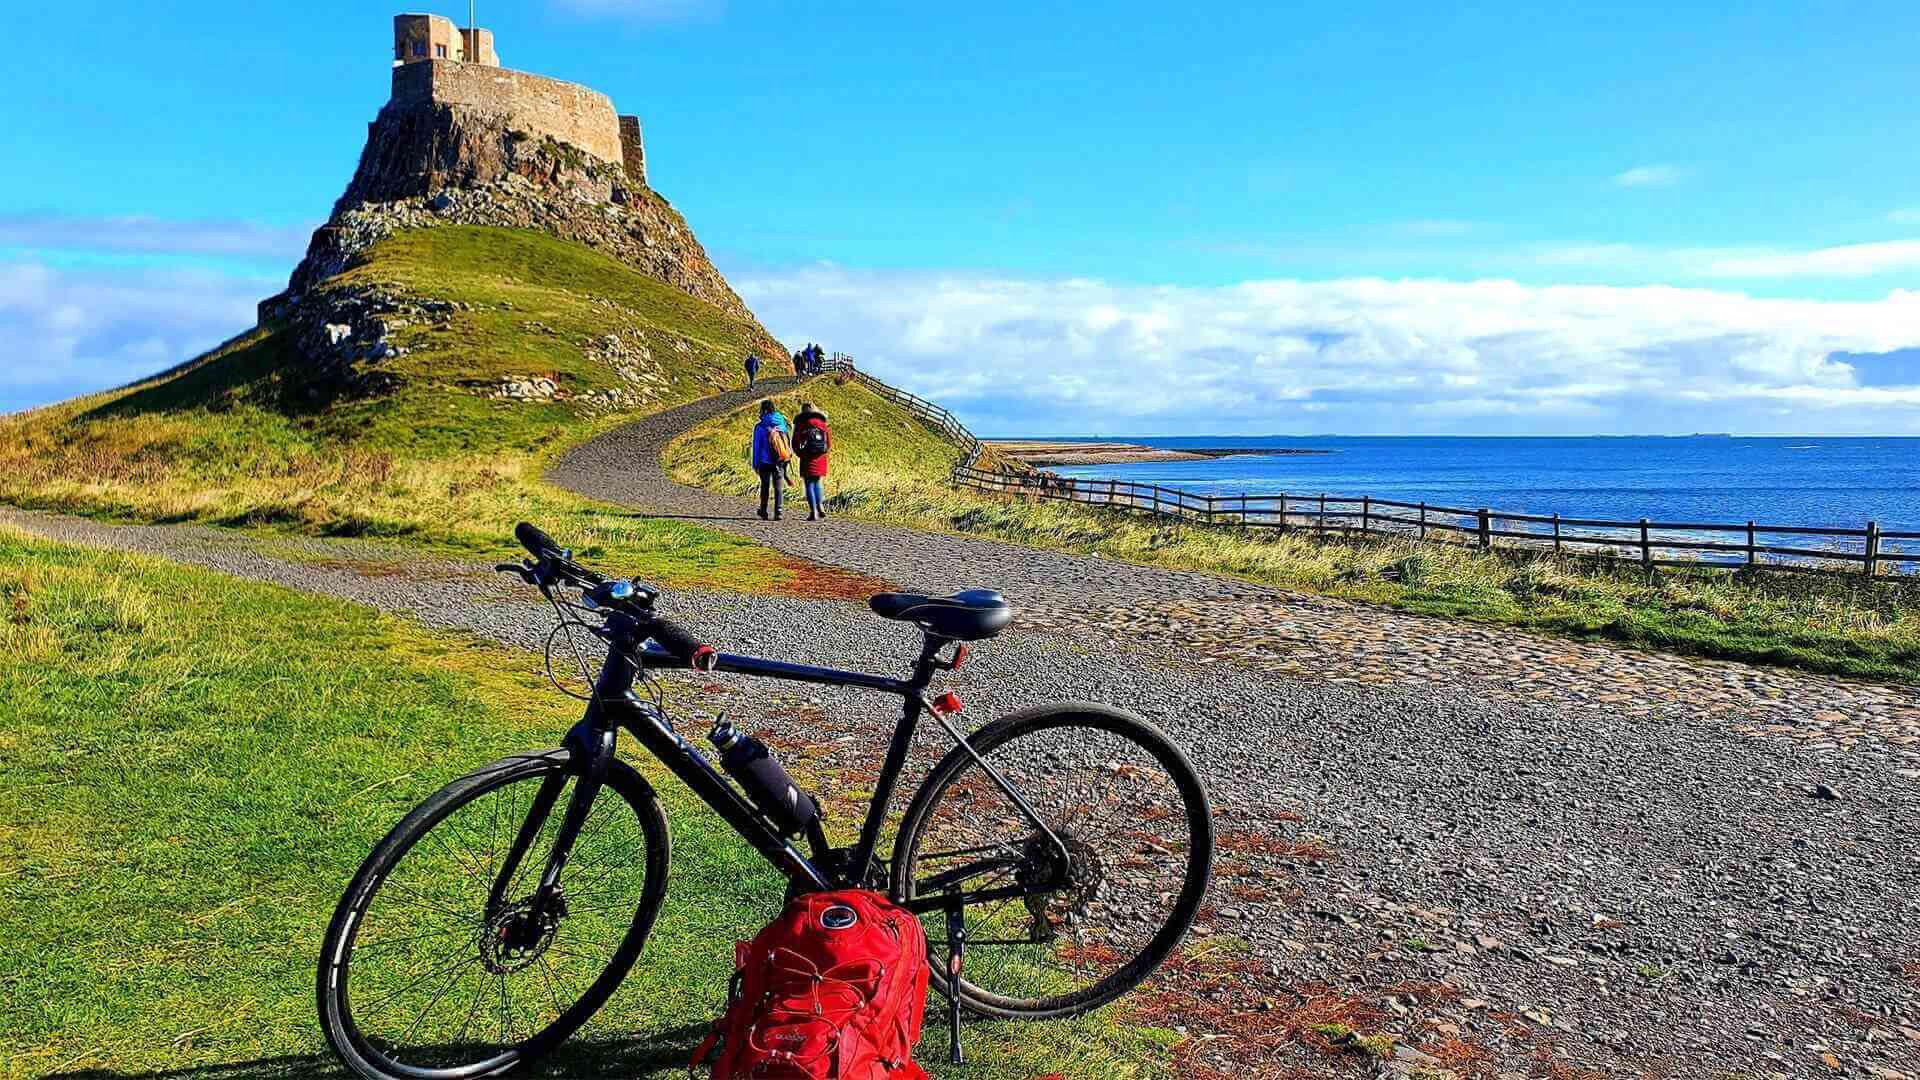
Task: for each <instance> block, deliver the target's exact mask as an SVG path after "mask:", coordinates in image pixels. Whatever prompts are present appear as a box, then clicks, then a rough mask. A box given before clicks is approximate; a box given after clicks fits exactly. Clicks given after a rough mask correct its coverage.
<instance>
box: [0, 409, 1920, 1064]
mask: <svg viewBox="0 0 1920 1080" xmlns="http://www.w3.org/2000/svg"><path fill="white" fill-rule="evenodd" d="M752 397H753V395H750V394H734V395H729V396H728V397H726V398H724V399H721V400H717V401H715V400H709V401H704V402H700V403H697V404H695V405H693V406H688V407H686V408H684V409H681V410H676V411H675V412H674V413H670V414H667V415H666V416H664V417H660V418H655V420H653V421H649V422H646V423H643V424H641V425H637V426H636V427H632V428H628V429H625V430H624V431H622V432H619V433H616V434H615V435H613V436H609V437H608V438H607V439H605V440H602V441H600V442H596V443H593V444H590V445H589V446H588V447H586V448H583V449H582V451H580V452H578V453H576V454H575V455H573V456H572V457H570V458H569V459H568V460H567V461H566V462H564V463H563V464H562V465H561V467H560V469H559V471H558V473H557V474H556V478H557V479H559V480H561V482H563V483H565V484H566V485H567V486H569V487H573V488H575V489H576V490H582V491H588V492H591V493H593V494H595V495H599V496H601V497H606V498H612V499H616V500H619V501H622V502H627V503H629V504H632V505H635V506H636V507H637V508H639V510H640V512H646V513H666V514H678V515H685V516H690V517H699V518H706V519H711V520H713V521H714V523H716V524H718V525H720V526H722V527H726V528H730V529H735V530H737V531H740V532H742V533H745V534H746V535H749V536H752V537H754V538H756V539H760V540H762V541H763V542H766V543H768V544H770V545H771V546H774V547H778V548H780V549H782V550H785V551H788V552H792V553H795V554H800V555H805V556H807V557H810V558H814V559H817V560H819V561H822V562H826V563H830V564H833V565H837V566H842V567H847V568H849V569H855V570H858V571H861V572H863V573H867V574H870V575H874V576H877V577H882V578H887V579H889V580H893V581H896V582H900V583H902V584H910V585H918V586H923V587H926V588H931V589H942V590H944V589H951V588H957V587H961V586H964V585H971V584H990V585H994V586H996V587H999V588H1002V589H1003V590H1005V591H1006V592H1007V593H1008V594H1009V595H1010V596H1012V597H1013V598H1014V599H1015V600H1016V601H1017V602H1018V603H1020V604H1021V605H1022V607H1023V608H1024V609H1025V613H1024V616H1023V618H1022V620H1021V621H1020V622H1018V623H1016V626H1015V629H1014V630H1012V631H1009V632H1008V633H1007V634H1005V635H1003V636H1002V637H1001V638H1000V639H998V640H996V641H994V642H992V643H988V644H987V645H986V646H985V647H983V648H981V649H980V650H979V651H978V653H977V659H976V660H975V661H974V662H972V663H970V664H969V665H968V667H967V668H966V669H965V670H963V671H961V672H959V673H957V674H956V676H955V679H954V681H953V686H954V689H956V690H957V691H958V692H959V694H960V695H961V696H962V697H963V698H964V699H965V700H966V702H967V712H966V714H965V715H966V716H967V717H969V718H971V719H972V720H974V721H975V722H984V721H985V720H986V719H988V718H990V717H993V716H996V715H1000V714H1002V713H1004V712H1007V711H1010V710H1011V709H1013V708H1016V707H1019V706H1023V705H1029V704H1032V703H1034V702H1036V701H1042V700H1050V699H1060V698H1080V699H1087V700H1097V701H1103V702H1108V703H1112V704H1116V705H1120V706H1123V707H1126V708H1130V709H1133V710H1135V711H1138V712H1140V713H1142V714H1144V715H1146V716H1147V717H1149V718H1150V719H1152V720H1153V721H1154V722H1156V723H1158V724H1159V725H1161V726H1162V727H1164V728H1166V729H1167V730H1168V731H1169V732H1170V733H1171V734H1172V735H1173V736H1174V737H1175V738H1176V739H1178V740H1179V741H1180V742H1181V743H1182V744H1183V745H1184V746H1186V747H1187V748H1188V749H1189V752H1190V754H1191V756H1192V757H1193V759H1194V760H1195V762H1196V764H1198V765H1199V766H1200V768H1201V770H1202V772H1203V773H1204V774H1205V775H1206V777H1207V780H1208V783H1209V786H1210V788H1211V789H1212V792H1213V795H1214V800H1215V803H1216V807H1217V809H1218V811H1219V814H1220V819H1221V820H1220V829H1221V849H1220V855H1219V862H1218V874H1217V880H1216V887H1215V891H1214V894H1213V896H1212V898H1211V900H1210V902H1209V904H1208V906H1207V908H1206V909H1205V910H1204V912H1203V917H1202V922H1201V924H1200V926H1199V927H1198V928H1197V929H1196V946H1197V951H1199V952H1201V953H1205V954H1208V955H1210V956H1212V957H1214V958H1216V959H1215V960H1211V961H1207V962H1196V963H1192V964H1188V965H1185V966H1183V967H1179V968H1177V969H1176V970H1174V971H1173V972H1172V973H1171V974H1170V975H1168V976H1167V977H1166V978H1165V979H1163V980H1162V983H1161V985H1162V987H1163V988H1164V990H1165V992H1166V994H1167V995H1168V996H1165V997H1157V996H1155V995H1153V994H1148V995H1145V996H1143V997H1142V998H1140V999H1139V1000H1140V1001H1142V1002H1144V1003H1149V1004H1151V1005H1153V1006H1154V1007H1156V1008H1157V1009H1158V1010H1159V1012H1158V1015H1157V1019H1158V1020H1159V1022H1163V1023H1168V1024H1187V1025H1190V1028H1191V1032H1192V1033H1193V1034H1195V1035H1196V1036H1198V1038H1197V1039H1196V1042H1195V1043H1194V1044H1193V1045H1194V1046H1195V1047H1197V1050H1195V1052H1194V1057H1193V1059H1192V1060H1190V1061H1189V1062H1188V1063H1187V1064H1186V1065H1184V1066H1183V1069H1184V1070H1185V1071H1187V1072H1189V1073H1193V1074H1196V1075H1197V1074H1199V1071H1200V1069H1201V1068H1202V1067H1203V1066H1207V1065H1209V1064H1212V1065H1216V1066H1219V1067H1220V1071H1219V1072H1215V1073H1207V1074H1206V1075H1210V1076H1211V1075H1222V1076H1226V1075H1232V1076H1257V1077H1279V1076H1288V1075H1313V1076H1319V1075H1366V1074H1368V1073H1371V1072H1378V1073H1391V1074H1395V1075H1424V1076H1428V1077H1434V1078H1439V1077H1444V1076H1447V1075H1449V1071H1451V1073H1453V1074H1457V1075H1462V1076H1488V1077H1508V1078H1511V1077H1515V1076H1519V1077H1586V1076H1609V1077H1610V1076H1642V1075H1653V1076H1671V1077H1732V1076H1745V1077H1752V1076H1765V1077H1806V1076H1816V1075H1818V1076H1871V1077H1878V1078H1881V1080H1888V1078H1893V1077H1920V828H1917V827H1916V823H1917V822H1920V773H1916V770H1917V769H1920V760H1916V758H1915V756H1914V754H1915V752H1916V749H1920V748H1916V747H1914V746H1912V745H1910V744H1903V743H1901V742H1899V741H1898V739H1899V737H1901V736H1903V735H1907V734H1911V732H1912V726H1911V725H1912V723H1913V717H1912V712H1913V709H1914V700H1913V698H1912V696H1911V695H1910V694H1905V693H1904V692H1902V691H1896V690H1890V689H1885V688H1879V687H1873V686H1866V685H1854V684H1848V683H1842V682H1838V681H1835V680H1824V679H1817V678H1813V677H1808V676H1796V675H1791V674H1788V673H1783V672H1773V671H1765V670H1759V669H1748V668H1742V667H1739V666H1736V665H1712V664H1695V663H1692V662H1689V661H1682V660H1675V659H1670V658H1662V657H1655V656H1649V655H1646V654H1641V653H1636V652H1629V651H1624V650H1615V649H1609V648H1606V647H1604V646H1598V645H1594V646H1587V645H1577V644H1569V643H1567V642H1560V641H1553V640H1551V639H1545V638H1537V637H1534V636H1531V635H1520V634H1513V633H1509V632H1506V631H1501V630H1493V629H1488V628H1476V627H1472V626H1464V625H1458V624H1452V623H1445V622H1440V621H1437V620H1430V619H1424V618H1419V617H1415V616H1406V615H1398V614H1394V613H1391V612H1383V611H1380V610H1377V609H1372V608H1367V607H1364V606H1361V605H1354V604H1347V603H1345V602H1342V601H1334V600H1327V599H1325V598H1319V597H1307V596H1295V595H1290V594H1286V593H1282V592H1278V591H1275V590H1265V589H1255V588H1250V587H1248V586H1246V585H1245V584H1244V583H1239V582H1229V581H1225V580H1222V579H1216V578H1210V577H1205V576H1202V575H1189V574H1179V573H1173V572H1168V571H1161V570H1153V569H1144V568H1139V567H1133V566H1130V565H1127V564H1121V563H1115V562H1112V561H1111V560H1101V559H1087V558H1083V557H1079V556H1070V555H1056V554H1047V553H1038V552H1032V551H1028V550H1026V549H1022V548H1017V547H1013V546H1010V545H1005V544H998V543H993V542H988V541H982V540H978V539H973V538H965V537H951V536H938V535H928V534H921V533H914V532H910V531H908V530H900V529H886V528H880V527H875V526H870V525H863V524H859V523H855V522H848V521H838V520H836V521H832V522H828V523H825V524H820V523H812V524H810V523H807V522H805V521H799V520H789V521H786V522H782V523H779V524H777V525H775V524H763V523H761V522H759V521H758V519H757V518H754V517H753V516H751V509H750V507H748V506H747V504H746V503H744V502H743V501H742V500H736V499H731V498H726V497H722V496H716V495H713V494H710V493H705V492H693V491H687V490H685V489H682V488H679V487H677V486H676V485H673V484H671V483H670V482H669V481H668V480H667V479H666V477H665V474H664V473H663V472H662V471H661V470H660V467H659V464H658V453H659V448H660V447H661V446H663V445H664V443H665V442H666V441H667V440H668V439H670V438H671V436H672V435H673V434H675V433H677V432H678V431H679V430H683V429H684V428H685V427H686V426H687V425H689V424H691V423H693V422H695V421H697V420H698V419H700V418H702V417H704V416H709V415H713V414H714V413H716V412H718V411H720V410H722V409H725V408H728V407H730V406H732V405H735V404H739V403H742V402H745V401H749V400H751V399H752ZM743 511H744V512H743ZM0 522H6V523H11V524H14V525H17V526H19V527H22V528H25V529H27V530H29V531H31V532H34V533H38V534H42V535H47V536H52V537H57V538H62V539H66V540H69V541H73V542H79V543H88V544H96V545H102V546H109V547H116V548H127V549H134V550H140V551H147V552H152V553H155V554H159V555H162V556H165V557H169V558H173V559H178V560H181V561H186V562H191V563H196V564H200V565H206V566H211V567H214V568H216V569H221V570H225V571H227V572H231V573H237V574H242V575H245V576H249V577H255V578H262V579H266V580H271V581H277V582H280V583H282V584H286V585H290V586H293V587H297V588H303V589H309V590H313V591H318V592H325V593H330V594H333V595H337V596H342V597H346V598H349V599H352V600H356V601H360V602H363V603H368V604H372V605H375V606H378V607H380V608H382V609H384V610H389V611H395V612H399V613H403V614H406V615H410V616H412V617H415V618H418V619H421V620H423V621H425V622H427V623H429V624H432V625H436V626H443V627H449V628H455V629H460V630H465V631H470V632H474V633H478V634H481V635H484V636H487V637H490V638H494V639H498V640H501V641H505V642H509V643H512V644H517V645H521V646H524V647H529V648H534V647H538V644H539V642H540V641H541V640H542V639H543V638H544V636H545V633H546V630H547V628H548V626H549V625H550V615H549V614H548V612H547V611H546V610H545V609H544V608H543V607H542V606H541V604H540V603H539V602H538V600H537V599H529V598H528V590H526V589H525V588H524V587H522V586H518V585H517V584H514V583H512V582H509V581H507V580H506V579H503V578H500V577H499V576H497V575H493V574H490V573H487V572H485V569H484V568H481V567H475V566H471V565H463V564H459V563H449V562H431V563H428V562H418V561H410V562H408V564H407V566H406V568H405V571H404V572H395V571H394V569H393V565H392V564H393V563H394V561H395V560H397V559H404V558H405V555H404V553H403V552H398V551H394V550H382V549H378V548H374V547H370V546H368V545H360V544H341V543H332V542H325V541H285V540H274V541H260V540H256V539H252V538H249V537H246V536H242V535H238V534H234V533H231V532H225V531H221V530H214V529H204V528H195V527H183V526H171V527H128V526H111V525H103V524H100V523H97V522H92V521H86V520H81V519H74V518H62V517H57V516H51V515H42V514H29V513H22V512H18V511H8V510H0ZM1194 596H1201V597H1206V598H1209V599H1210V600H1211V601H1213V602H1212V603H1209V604H1208V605H1206V608H1207V610H1210V611H1212V612H1213V613H1214V614H1213V615H1212V616H1211V618H1212V619H1213V620H1215V621H1208V620H1207V618H1203V616H1202V613H1201V605H1198V604H1195V603H1194V602H1193V600H1192V598H1193V597H1194ZM666 606H667V607H668V609H669V610H670V611H671V612H672V613H673V614H674V615H675V616H676V617H678V618H680V619H681V621H683V622H685V623H687V624H688V625H689V626H691V627H693V628H694V629H695V630H696V631H698V632H700V633H701V634H702V635H703V636H704V637H706V638H707V639H708V640H710V641H713V642H715V643H716V644H719V645H721V646H722V647H726V648H730V649H734V650H738V651H748V652H762V653H767V654H771V655H778V656H782V657H785V658H789V659H793V660H796V661H800V662H811V663H827V664H833V665H836V666H846V667H856V668H867V669H872V670H877V671H899V670H902V668H903V667H904V663H905V660H906V659H907V657H909V656H910V655H911V652H912V648H913V640H912V639H913V635H912V633H911V631H910V630H908V629H907V628H904V627H902V626H900V625H898V624H894V623H887V622H882V621H880V620H877V619H875V618H873V617H872V616H871V615H870V614H868V613H867V612H866V611H865V609H864V607H863V606H861V605H858V604H850V603H844V602H835V601H824V600H799V599H787V598H777V597H765V596H747V595H739V594H731V593H721V592H707V591H701V590H683V591H680V592H677V593H675V594H673V595H671V596H670V597H668V598H667V600H666ZM1222 611H1226V612H1231V613H1232V617H1231V619H1225V620H1223V619H1222V617H1221V616H1220V614H1219V613H1220V612H1222ZM1623 682H1624V683H1625V684H1630V685H1640V686H1647V687H1654V688H1657V691H1656V694H1655V696H1657V697H1658V698H1659V699H1660V701H1661V705H1660V706H1659V707H1658V708H1642V707H1639V706H1638V705H1636V704H1634V701H1635V700H1638V699H1641V698H1645V697H1646V696H1648V695H1644V694H1643V695H1639V696H1638V698H1628V699H1621V698H1612V697H1608V696H1607V695H1609V694H1614V693H1619V692H1622V686H1623ZM1874 705H1881V706H1883V708H1882V709H1881V710H1879V711H1877V712H1876V711H1875V710H1873V708H1872V706H1874ZM885 706H886V702H885V701H876V700H872V699H869V698H863V697H860V696H858V695H854V694H850V693H848V692H845V691H841V690H834V689H814V688H807V689H805V690H802V691H799V692H795V693H786V694H782V693H778V692H772V693H769V692H768V691H767V688H766V687H765V686H764V685H763V686H742V687H740V688H739V689H738V690H729V691H726V692H723V693H721V694H720V695H718V700H717V702H716V707H724V708H726V709H728V710H729V711H730V712H731V713H732V715H733V716H734V718H735V719H736V720H739V719H742V718H752V717H757V718H758V720H757V724H758V727H759V729H760V730H761V731H762V732H763V733H765V734H767V735H768V736H769V737H770V738H771V739H772V740H773V741H774V742H775V743H776V745H778V746H780V747H781V748H782V749H783V750H784V751H786V752H787V753H788V754H789V759H790V760H792V761H794V762H796V764H798V765H799V766H800V768H801V770H802V775H819V774H820V773H821V772H822V771H832V772H834V773H836V774H838V775H844V774H845V771H846V770H857V769H860V768H863V767H864V768H871V767H872V766H873V764H874V763H875V762H876V760H877V758H878V755H879V748H880V740H882V739H883V738H884V732H885V731H886V730H888V728H889V726H890V724H891V722H892V720H893V719H894V717H893V716H892V715H890V714H888V713H887V712H886V710H885ZM1823 713H1824V714H1828V715H1827V716H1825V717H1824V718H1823V717H1822V715H1821V714H1823ZM1815 730H1819V731H1825V732H1826V733H1827V735H1826V736H1824V737H1821V738H1817V739H1816V738H1811V737H1808V736H1807V734H1806V733H1807V732H1809V731H1815ZM940 749H941V748H940V747H939V746H938V745H937V744H933V743H932V742H931V739H930V737H929V738H928V739H923V745H922V747H921V751H922V754H921V756H920V758H919V760H920V761H922V762H925V761H927V760H930V755H932V754H934V753H937V752H938V751H939V750H940ZM476 764H477V763H476ZM458 767H459V763H457V762H454V761H452V760H450V762H449V769H450V772H456V771H458ZM830 801H831V800H830ZM836 809H839V810H841V813H840V814H839V815H838V816H836V817H835V820H837V821H841V822H843V823H844V822H845V821H846V820H847V818H846V815H845V812H844V808H836ZM1212 942H1244V943H1245V945H1244V948H1243V947H1239V946H1236V947H1233V948H1227V949H1224V950H1211V949H1210V948H1209V946H1210V943H1212ZM1220 965H1226V970H1227V974H1226V975H1224V976H1223V974H1222V970H1221V968H1220ZM1335 1017H1338V1018H1343V1019H1344V1020H1345V1021H1348V1022H1352V1023H1353V1025H1354V1026H1355V1027H1356V1029H1358V1030H1360V1031H1362V1032H1364V1033H1368V1034H1374V1033H1385V1034H1390V1035H1392V1036H1394V1037H1396V1039H1397V1040H1398V1044H1399V1047H1400V1049H1397V1050H1395V1049H1389V1051H1388V1053H1387V1056H1385V1057H1382V1058H1375V1057H1372V1056H1370V1055H1368V1054H1366V1053H1363V1052H1362V1051H1361V1050H1360V1048H1359V1047H1358V1046H1357V1044H1354V1043H1351V1042H1348V1041H1344V1040H1342V1039H1339V1038H1335V1037H1332V1036H1329V1035H1327V1034H1325V1033H1323V1032H1314V1031H1313V1030H1312V1027H1311V1024H1312V1023H1316V1022H1323V1021H1331V1020H1332V1019H1333V1018H1335ZM1327 1030H1329V1031H1331V1030H1333V1029H1331V1028H1329V1029H1327ZM1375 1045H1376V1047H1377V1046H1378V1044H1375ZM1416 1048H1417V1049H1416ZM1422 1070H1424V1071H1422ZM1443 1070H1447V1071H1443Z"/></svg>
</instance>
